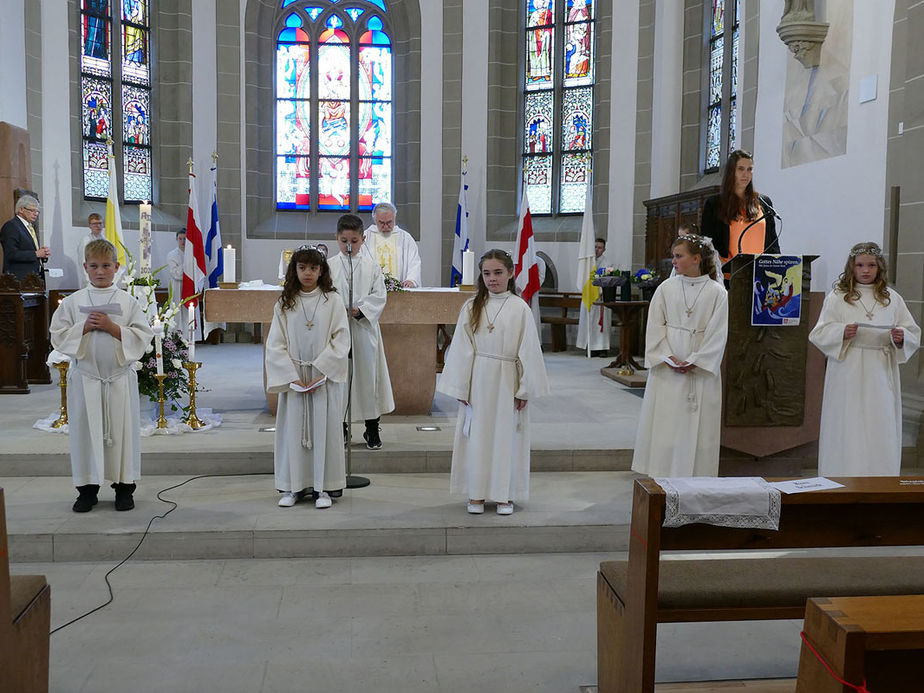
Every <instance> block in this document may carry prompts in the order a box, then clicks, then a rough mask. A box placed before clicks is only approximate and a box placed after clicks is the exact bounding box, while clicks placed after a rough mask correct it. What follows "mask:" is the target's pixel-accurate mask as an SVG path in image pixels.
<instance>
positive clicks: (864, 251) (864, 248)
mask: <svg viewBox="0 0 924 693" xmlns="http://www.w3.org/2000/svg"><path fill="white" fill-rule="evenodd" d="M858 255H873V256H874V257H878V258H880V259H881V258H882V248H880V247H879V245H878V244H876V243H873V242H872V241H870V242H869V243H857V244H856V245H855V246H854V247H853V248H851V249H850V257H853V258H855V257H857V256H858Z"/></svg>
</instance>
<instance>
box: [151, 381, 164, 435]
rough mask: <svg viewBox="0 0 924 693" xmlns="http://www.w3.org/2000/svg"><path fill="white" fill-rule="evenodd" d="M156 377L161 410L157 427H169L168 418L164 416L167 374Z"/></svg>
mask: <svg viewBox="0 0 924 693" xmlns="http://www.w3.org/2000/svg"><path fill="white" fill-rule="evenodd" d="M154 377H155V378H157V406H158V408H159V410H160V414H159V415H158V417H157V427H158V428H167V419H166V418H164V380H165V379H166V378H167V376H166V375H155V376H154Z"/></svg>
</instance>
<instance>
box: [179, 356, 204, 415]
mask: <svg viewBox="0 0 924 693" xmlns="http://www.w3.org/2000/svg"><path fill="white" fill-rule="evenodd" d="M201 365H202V364H201V363H193V362H191V361H187V362H186V363H184V364H183V368H185V369H186V370H187V371H188V372H189V414H187V415H186V418H185V419H183V423H184V424H186V425H187V426H189V427H190V428H191V429H193V430H194V431H195V430H198V429H200V428H202V427H203V426H205V424H204V423H202V421H201V420H200V419H199V417H198V416H196V370H197V369H198V368H199V366H201Z"/></svg>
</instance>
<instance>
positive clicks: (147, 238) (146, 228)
mask: <svg viewBox="0 0 924 693" xmlns="http://www.w3.org/2000/svg"><path fill="white" fill-rule="evenodd" d="M138 217H139V219H138V229H139V231H140V233H139V235H140V238H141V240H140V245H141V248H140V250H139V253H138V274H139V275H140V276H142V277H147V276H149V275H150V274H151V205H149V204H148V203H147V202H142V203H141V204H140V205H138Z"/></svg>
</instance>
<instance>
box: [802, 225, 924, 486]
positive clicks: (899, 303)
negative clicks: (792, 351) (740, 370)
mask: <svg viewBox="0 0 924 693" xmlns="http://www.w3.org/2000/svg"><path fill="white" fill-rule="evenodd" d="M809 340H810V341H811V342H812V344H814V345H815V346H816V347H818V349H819V350H821V352H822V353H823V354H824V355H825V356H826V357H827V369H826V371H825V390H824V398H823V400H822V405H821V428H820V431H819V438H818V473H819V474H820V475H822V476H898V475H899V473H900V470H901V457H902V395H901V380H900V378H899V373H898V366H899V364H902V363H905V362H906V361H907V360H908V359H910V358H911V356H912V355H913V354H914V352H915V351H917V348H918V346H919V345H920V341H921V330H920V328H919V327H918V326H917V324H916V323H915V322H914V319H913V318H912V317H911V313H910V312H909V311H908V308H907V307H906V306H905V302H904V301H903V300H902V297H901V296H899V295H898V292H897V291H895V289H890V288H888V287H887V277H886V265H885V261H884V260H883V257H882V251H881V250H880V249H879V246H878V245H876V244H875V243H859V244H857V245H855V246H854V247H853V248H852V249H851V251H850V256H849V257H848V258H847V264H846V265H845V267H844V273H843V274H841V276H840V279H839V280H838V281H837V283H836V284H835V285H834V290H833V291H832V292H831V293H829V294H828V295H827V297H825V302H824V305H823V306H822V309H821V315H820V316H819V318H818V323H817V324H816V325H815V327H814V329H812V331H811V333H810V334H809Z"/></svg>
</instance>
